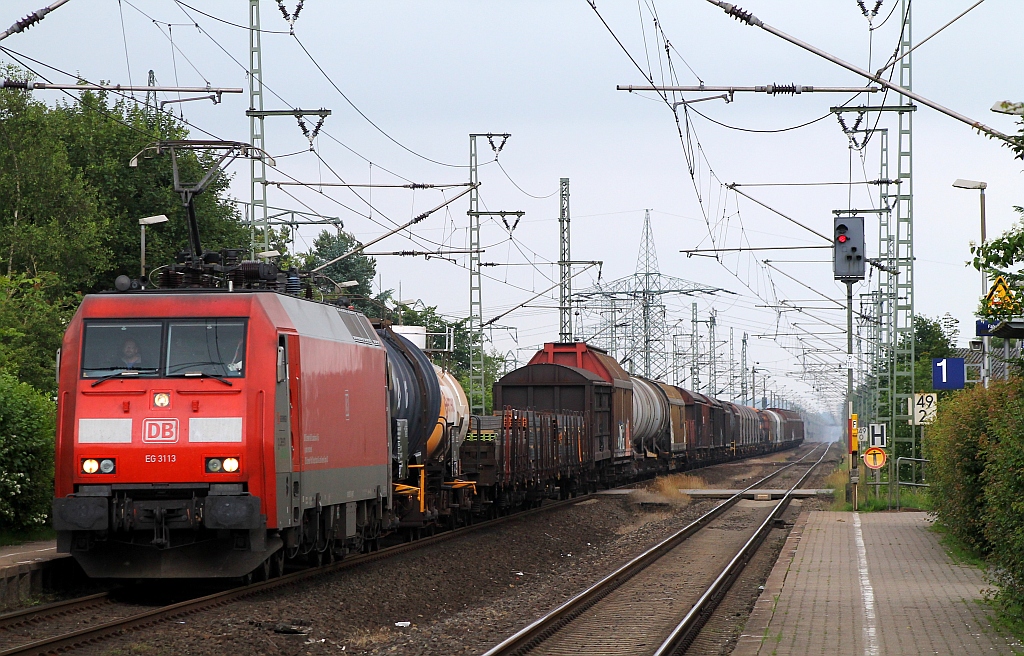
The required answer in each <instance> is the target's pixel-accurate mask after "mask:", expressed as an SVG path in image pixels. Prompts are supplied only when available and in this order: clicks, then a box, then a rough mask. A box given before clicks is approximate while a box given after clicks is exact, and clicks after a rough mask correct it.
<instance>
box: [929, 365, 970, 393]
mask: <svg viewBox="0 0 1024 656" xmlns="http://www.w3.org/2000/svg"><path fill="white" fill-rule="evenodd" d="M966 378H967V376H966V373H965V367H964V359H963V358H932V389H937V390H950V389H963V388H964V380H965V379H966Z"/></svg>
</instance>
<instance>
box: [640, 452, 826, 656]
mask: <svg viewBox="0 0 1024 656" xmlns="http://www.w3.org/2000/svg"><path fill="white" fill-rule="evenodd" d="M830 446H832V445H831V443H829V445H828V446H826V447H825V452H824V453H822V454H821V457H820V458H818V461H817V462H815V463H814V464H813V465H812V466H811V467H810V468H809V469H808V470H807V472H806V473H805V474H804V475H803V476H801V477H800V480H798V481H797V482H796V483H794V484H793V487H791V488H789V491H788V492H786V495H785V496H784V497H782V499H781V500H780V501H779V503H778V504H777V505H776V506H775V508H774V509H773V510H772V512H771V513H769V515H768V517H767V518H766V519H765V520H764V522H762V523H761V526H759V527H758V529H757V531H756V532H755V533H754V534H753V535H752V536H750V539H749V540H747V542H746V544H744V545H743V547H742V548H741V549H740V550H739V553H737V554H736V555H735V556H733V558H732V560H730V561H729V564H728V565H726V566H725V569H723V570H722V573H721V574H719V575H718V577H717V578H716V579H715V580H714V582H712V583H711V585H710V586H708V588H707V590H705V591H704V594H702V595H701V596H700V598H699V599H698V600H697V602H696V603H695V604H694V605H693V607H692V608H690V610H689V612H688V613H686V615H685V616H684V617H683V619H682V620H681V621H680V622H679V624H677V625H676V627H675V628H674V629H672V632H671V633H670V634H669V635H668V637H667V638H665V641H664V642H662V644H661V646H660V647H658V650H657V651H656V652H654V656H675V655H677V654H682V653H684V652H685V651H686V649H687V648H689V646H690V644H691V643H692V642H693V641H694V639H695V638H696V637H697V634H698V633H700V630H701V628H702V627H703V626H704V623H705V622H707V620H708V618H709V617H711V614H712V613H713V612H714V611H715V608H717V607H718V603H719V602H720V601H721V600H722V598H723V597H724V596H725V593H726V592H728V591H729V588H730V587H732V584H733V582H734V581H735V580H736V578H737V577H739V575H740V573H741V572H742V571H743V568H744V567H746V565H747V563H748V562H749V561H750V559H751V558H753V556H754V553H756V552H757V549H758V547H760V546H761V543H762V542H764V539H765V537H767V535H768V532H769V530H770V529H771V526H772V524H774V523H775V520H777V519H778V518H779V516H780V515H782V512H783V511H784V510H785V509H786V507H787V506H789V502H790V500H791V499H792V495H793V491H794V490H796V489H797V488H799V487H800V486H801V485H803V483H804V481H805V480H807V477H808V476H810V475H811V472H813V471H814V469H815V467H817V466H818V465H820V464H821V462H822V461H823V460H824V459H825V456H826V455H828V450H829V447H830Z"/></svg>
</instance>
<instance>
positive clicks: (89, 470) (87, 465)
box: [82, 458, 100, 474]
mask: <svg viewBox="0 0 1024 656" xmlns="http://www.w3.org/2000/svg"><path fill="white" fill-rule="evenodd" d="M99 469H100V463H99V461H98V460H95V459H94V458H87V459H85V460H83V461H82V473H83V474H95V473H96V472H97V471H99Z"/></svg>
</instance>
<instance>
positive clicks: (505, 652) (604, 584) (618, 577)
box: [0, 447, 828, 656]
mask: <svg viewBox="0 0 1024 656" xmlns="http://www.w3.org/2000/svg"><path fill="white" fill-rule="evenodd" d="M817 448H818V447H815V448H814V449H813V450H812V451H810V452H809V453H807V454H806V455H804V456H803V457H802V458H800V459H799V460H795V461H793V462H791V463H789V464H788V465H786V466H785V467H780V468H779V469H777V470H775V471H774V472H772V473H771V474H769V475H768V476H765V477H764V478H762V479H760V480H758V481H755V482H754V483H752V484H751V485H750V486H748V487H747V488H745V489H743V490H740V491H739V492H737V493H736V494H734V495H733V496H731V497H729V498H728V499H726V500H725V501H723V502H722V503H720V504H719V505H717V506H715V507H714V508H712V509H711V510H710V511H708V512H707V513H705V514H704V515H702V516H700V517H698V518H697V519H695V520H694V521H692V522H691V523H690V524H688V525H687V526H686V527H684V528H682V529H680V530H679V531H677V532H676V533H673V534H672V535H670V536H669V537H668V538H666V539H665V540H662V541H661V542H659V543H658V544H656V545H654V546H653V547H650V548H648V549H647V550H646V551H644V552H643V553H641V554H640V555H638V556H636V557H635V558H633V559H632V560H630V561H629V562H627V563H626V564H625V565H623V566H621V567H619V568H618V569H616V570H615V571H614V572H612V573H611V574H608V575H607V576H605V577H604V578H603V579H601V580H600V581H598V582H597V583H595V584H594V585H592V586H590V587H589V588H587V589H586V590H584V591H583V592H580V593H579V594H578V595H576V596H575V597H573V598H572V599H570V600H569V601H567V602H565V603H564V604H562V605H561V606H558V607H557V608H555V609H554V610H552V611H550V612H548V613H547V614H545V615H544V616H542V617H540V618H539V619H537V620H535V621H533V622H532V623H530V624H529V625H527V626H526V627H524V628H522V629H520V630H519V631H517V632H516V633H515V634H513V635H511V636H509V637H508V638H506V639H505V640H503V641H502V642H500V643H498V644H497V645H495V646H494V647H492V648H491V649H489V650H487V651H486V652H484V654H483V656H509V655H511V654H521V653H525V652H527V651H529V650H531V649H533V648H534V647H536V646H537V645H538V644H540V643H541V642H543V641H544V640H546V639H547V638H549V637H550V636H551V635H552V634H554V633H555V632H556V631H558V630H559V629H560V628H561V627H563V626H565V625H566V624H568V623H569V622H570V621H572V620H573V619H575V618H576V617H578V616H579V615H580V614H581V613H583V612H584V611H586V610H587V609H588V608H590V607H591V606H593V605H594V604H595V603H597V602H598V601H600V600H601V599H603V598H604V597H605V596H607V595H608V594H609V593H610V592H612V591H613V590H615V589H616V588H618V587H619V586H621V585H622V584H623V583H625V582H626V581H628V580H629V579H631V578H633V577H634V576H636V575H637V574H639V573H640V572H641V571H643V570H644V569H646V568H647V567H648V566H649V565H651V564H653V563H654V562H655V561H657V560H658V559H659V558H661V557H662V556H664V555H665V554H666V553H668V552H669V551H671V550H672V549H674V548H675V547H677V546H679V544H680V543H682V542H684V541H685V540H686V539H687V538H689V537H690V536H692V535H693V534H694V533H697V532H698V531H699V530H701V529H702V528H704V527H705V526H706V525H707V524H709V523H710V522H711V521H712V520H714V519H716V518H717V517H718V516H719V515H721V514H723V513H724V512H725V511H726V510H728V509H729V508H731V507H732V506H734V505H735V504H736V503H737V502H739V500H740V499H742V498H743V494H744V493H746V492H748V491H750V490H752V489H755V488H757V487H759V486H761V485H763V484H764V483H766V482H768V481H769V480H771V479H773V478H775V477H776V476H778V475H779V474H781V473H782V472H784V471H786V470H787V469H789V468H790V467H793V466H795V465H798V464H800V463H802V462H803V461H804V460H806V459H807V458H809V457H810V456H811V455H812V454H813V453H814V452H815V451H816V450H817ZM825 453H828V447H826V448H825ZM822 457H824V455H822ZM818 462H820V459H819V461H818ZM812 469H813V468H812ZM801 480H803V479H801ZM0 656H4V655H3V654H0Z"/></svg>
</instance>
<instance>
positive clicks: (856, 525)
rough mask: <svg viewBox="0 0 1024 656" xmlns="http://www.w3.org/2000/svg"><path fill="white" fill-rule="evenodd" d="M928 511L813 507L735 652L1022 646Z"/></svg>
mask: <svg viewBox="0 0 1024 656" xmlns="http://www.w3.org/2000/svg"><path fill="white" fill-rule="evenodd" d="M930 527H931V522H930V521H929V520H928V518H927V516H926V515H925V513H921V512H903V513H891V512H889V513H856V514H854V513H849V512H845V513H840V512H821V511H815V512H810V513H805V514H803V515H802V516H801V518H800V519H799V520H798V521H797V523H796V524H795V525H794V527H793V530H792V532H791V533H790V536H789V539H788V540H787V541H786V544H785V546H784V547H783V550H782V553H781V555H780V557H779V560H778V562H777V563H776V565H775V567H774V569H773V570H772V573H771V575H770V576H769V578H768V581H767V582H766V584H765V589H764V592H763V593H762V594H761V596H760V598H759V599H758V601H757V603H756V605H755V607H754V611H753V613H752V614H751V616H750V618H749V620H748V621H747V624H746V626H745V629H744V634H743V635H742V636H741V637H740V640H739V643H738V645H737V647H736V650H735V651H734V652H733V654H734V656H755V655H756V656H768V655H777V656H788V655H791V656H806V655H808V654H815V655H818V654H830V655H831V654H837V655H843V656H846V655H849V656H854V655H856V656H862V655H866V656H875V655H877V656H884V655H887V654H1015V653H1022V652H1024V648H1022V646H1021V645H1020V643H1018V642H1016V641H1015V640H1014V639H1013V637H1012V636H1009V635H1008V634H1003V633H1000V632H999V631H998V630H997V629H996V628H995V626H993V622H992V620H991V615H992V613H993V611H992V609H991V608H990V607H989V606H988V605H986V604H983V603H978V602H979V600H980V599H981V598H982V590H983V589H985V588H986V587H988V586H987V585H986V583H985V581H984V578H983V575H982V572H980V571H979V570H978V569H976V568H974V567H972V566H969V565H962V564H958V563H955V562H953V561H952V560H951V559H950V558H949V556H948V555H947V554H946V552H945V551H944V550H943V548H942V546H941V545H940V544H939V536H938V535H937V534H936V533H935V532H934V531H932V530H930Z"/></svg>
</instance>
